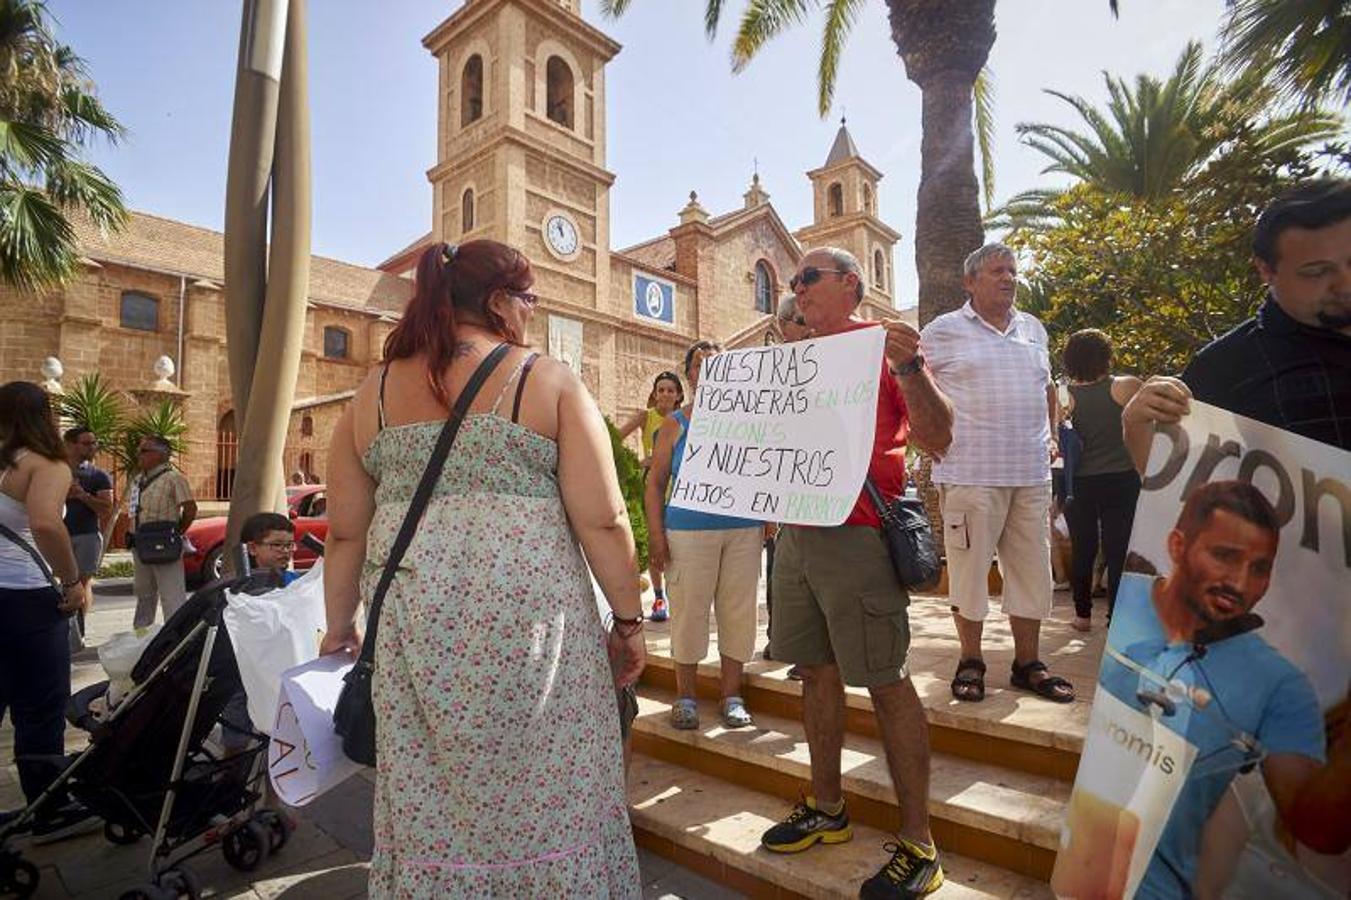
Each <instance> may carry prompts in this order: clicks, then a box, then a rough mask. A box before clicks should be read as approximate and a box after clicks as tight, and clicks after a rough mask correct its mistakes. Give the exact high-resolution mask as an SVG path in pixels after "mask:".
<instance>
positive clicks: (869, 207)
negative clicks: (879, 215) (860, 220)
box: [863, 184, 873, 215]
mask: <svg viewBox="0 0 1351 900" xmlns="http://www.w3.org/2000/svg"><path fill="white" fill-rule="evenodd" d="M863 211H864V212H865V213H868V214H869V215H871V214H872V211H873V186H872V185H870V184H865V185H864V186H863Z"/></svg>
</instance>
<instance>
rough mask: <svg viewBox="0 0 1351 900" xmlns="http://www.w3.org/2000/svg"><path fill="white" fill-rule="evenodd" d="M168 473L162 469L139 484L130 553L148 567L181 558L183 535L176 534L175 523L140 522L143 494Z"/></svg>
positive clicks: (176, 560)
mask: <svg viewBox="0 0 1351 900" xmlns="http://www.w3.org/2000/svg"><path fill="white" fill-rule="evenodd" d="M169 471H170V470H169V469H163V470H161V471H159V472H156V473H155V474H154V475H153V476H151V477H150V478H147V479H145V480H144V481H143V482H141V486H140V490H139V492H138V494H137V497H138V500H137V501H136V528H135V530H134V531H133V532H132V540H131V552H132V553H135V554H136V559H138V560H139V561H141V562H143V563H145V564H146V565H148V566H158V565H163V564H164V563H173V562H178V561H179V560H180V559H182V558H183V535H181V534H179V533H178V523H177V522H164V521H161V522H142V521H141V510H142V509H144V508H145V492H146V491H148V490H149V489H150V486H151V485H152V484H154V483H155V482H156V481H159V480H160V479H161V478H163V477H164V476H165V475H167V474H168V473H169Z"/></svg>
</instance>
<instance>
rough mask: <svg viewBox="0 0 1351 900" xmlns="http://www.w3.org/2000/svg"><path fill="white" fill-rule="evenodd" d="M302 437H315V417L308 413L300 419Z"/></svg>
mask: <svg viewBox="0 0 1351 900" xmlns="http://www.w3.org/2000/svg"><path fill="white" fill-rule="evenodd" d="M300 436H301V437H314V416H312V415H310V414H308V413H306V414H305V415H303V416H301V417H300Z"/></svg>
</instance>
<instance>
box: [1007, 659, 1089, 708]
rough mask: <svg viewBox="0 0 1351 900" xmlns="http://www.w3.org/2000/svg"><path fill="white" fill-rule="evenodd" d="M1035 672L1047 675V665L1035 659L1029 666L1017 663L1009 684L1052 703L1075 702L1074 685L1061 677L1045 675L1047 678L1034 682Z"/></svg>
mask: <svg viewBox="0 0 1351 900" xmlns="http://www.w3.org/2000/svg"><path fill="white" fill-rule="evenodd" d="M1035 672H1041V673H1043V675H1045V672H1046V663H1044V662H1042V661H1041V660H1039V659H1034V660H1032V662H1030V663H1028V664H1027V665H1025V666H1020V665H1018V663H1016V662H1015V663H1014V664H1013V674H1012V675H1010V676H1009V684H1011V685H1013V686H1014V687H1016V688H1018V689H1019V690H1024V691H1031V692H1032V693H1034V694H1036V695H1037V696H1039V697H1045V698H1046V699H1047V700H1050V701H1051V702H1052V703H1073V702H1074V685H1072V684H1070V683H1069V682H1068V681H1066V680H1065V679H1063V678H1061V677H1060V676H1059V675H1045V677H1043V678H1039V679H1037V680H1036V681H1033V680H1032V675H1033V673H1035Z"/></svg>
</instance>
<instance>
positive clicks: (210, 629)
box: [149, 621, 220, 881]
mask: <svg viewBox="0 0 1351 900" xmlns="http://www.w3.org/2000/svg"><path fill="white" fill-rule="evenodd" d="M219 630H220V623H219V621H218V622H217V623H216V624H214V625H209V626H207V629H206V640H205V641H204V642H203V646H202V658H201V660H200V661H199V662H198V663H197V677H195V678H194V679H193V680H192V696H191V697H189V698H188V714H187V716H186V717H185V718H184V719H183V731H182V732H181V733H180V734H179V735H178V750H177V751H176V752H175V753H174V765H173V769H172V771H171V773H170V775H169V784H168V785H167V787H166V789H165V791H164V803H163V804H162V805H161V806H160V811H159V824H158V825H157V826H155V839H154V840H153V841H152V842H151V843H150V863H149V865H150V879H151V880H152V881H153V880H154V879H155V876H156V875H158V874H159V873H158V872H156V871H155V860H156V859H157V858H158V857H159V848H160V842H161V841H163V840H164V833H165V832H166V831H167V830H168V827H169V815H170V813H172V812H173V810H174V797H175V796H177V794H178V780H179V779H180V778H182V777H183V763H184V761H185V759H186V758H187V755H188V742H189V741H190V740H191V738H192V725H193V723H194V722H195V721H196V720H197V707H198V705H199V704H200V703H201V701H202V688H203V686H205V684H206V673H207V670H208V669H209V668H211V651H212V650H213V649H214V648H215V646H216V632H217V631H219Z"/></svg>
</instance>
